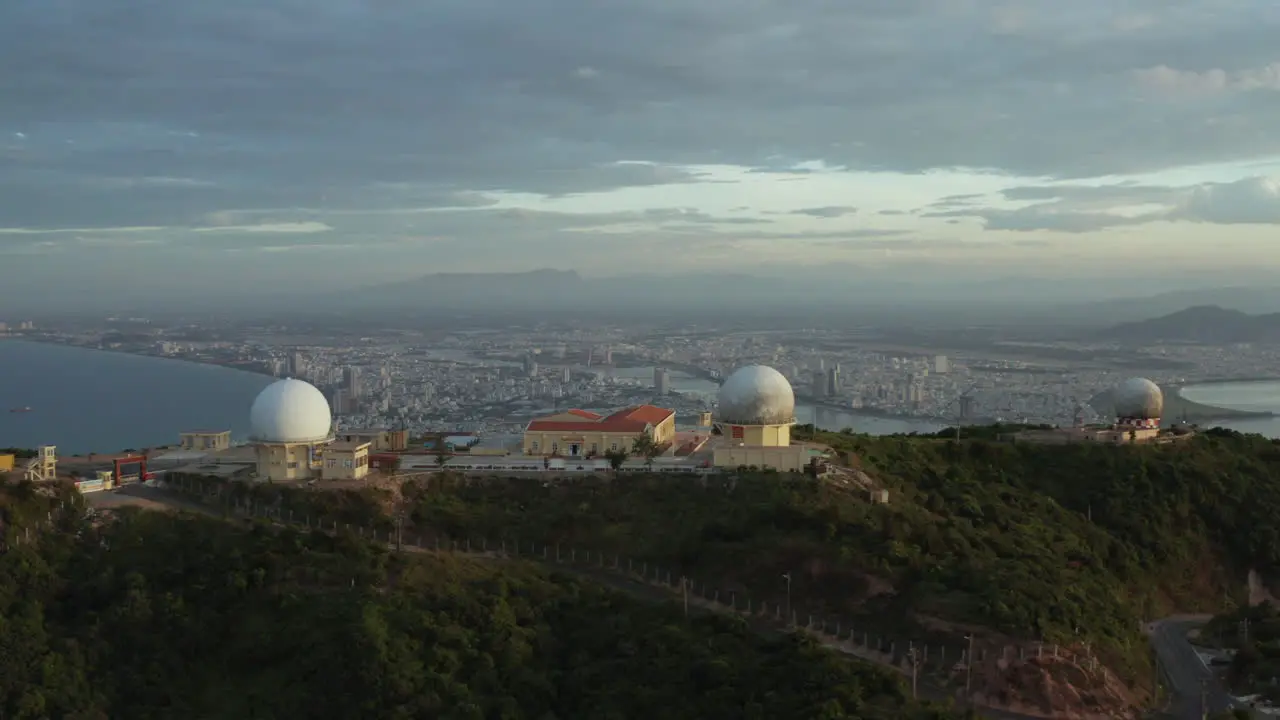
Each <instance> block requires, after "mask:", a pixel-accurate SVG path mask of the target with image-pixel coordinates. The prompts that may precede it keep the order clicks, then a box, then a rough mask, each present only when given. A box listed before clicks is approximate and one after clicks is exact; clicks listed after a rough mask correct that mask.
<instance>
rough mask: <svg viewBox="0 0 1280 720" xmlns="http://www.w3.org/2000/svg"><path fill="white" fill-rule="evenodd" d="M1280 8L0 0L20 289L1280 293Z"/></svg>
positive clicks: (1, 111)
mask: <svg viewBox="0 0 1280 720" xmlns="http://www.w3.org/2000/svg"><path fill="white" fill-rule="evenodd" d="M1277 31H1280V6H1276V5H1273V4H1264V3H1262V2H1259V1H1257V0H1254V1H1248V0H1231V1H1226V0H1224V1H1223V2H1216V3H1205V2H1198V3H1193V2H1190V1H1189V0H1176V1H1174V2H1156V1H1155V0H1136V1H1135V2H1130V3H1126V4H1125V5H1124V7H1123V8H1122V9H1117V8H1115V7H1114V6H1113V5H1112V4H1109V3H1102V2H1100V1H1099V0H1086V2H1083V3H1074V4H1069V5H1062V4H1061V3H1051V2H1048V1H1047V0H1034V1H1029V2H1024V3H1019V4H1008V3H982V2H976V1H974V0H949V1H948V2H944V3H934V2H923V0H896V1H895V2H891V3H889V2H863V3H828V2H823V1H821V0H796V1H794V2H789V3H772V2H767V1H766V0H756V1H754V2H746V3H742V2H735V3H726V2H712V3H701V4H696V3H693V4H691V3H677V2H669V1H668V0H657V1H656V2H654V1H646V2H641V1H640V0H634V1H631V2H622V3H612V4H600V3H591V2H583V1H582V0H555V2H553V3H549V4H548V3H540V4H534V5H530V4H522V3H515V2H511V1H510V0H507V1H505V2H503V1H499V0H470V1H469V2H465V3H462V2H444V3H434V4H430V5H425V6H421V7H418V6H411V5H409V4H406V3H398V2H384V3H376V4H368V3H359V2H355V1H354V0H321V1H320V2H315V3H306V4H301V3H294V2H284V1H283V0H275V1H274V2H264V3H248V2H243V1H242V0H231V1H230V2H223V3H213V4H197V3H194V2H189V1H188V2H173V3H168V4H162V5H159V6H157V5H154V4H151V3H143V2H141V0H122V2H119V3H115V4H113V5H112V6H111V7H109V8H105V7H102V6H100V5H99V4H96V3H90V2H89V1H88V0H64V1H62V2H58V3H54V4H48V3H4V4H0V67H4V68H5V69H6V71H7V72H6V74H5V75H4V76H3V77H0V94H2V96H3V97H4V98H5V100H4V102H3V103H2V104H0V269H3V270H4V271H5V272H4V274H3V280H2V281H0V305H3V306H8V307H11V308H19V309H25V308H28V307H43V306H47V305H49V304H50V303H52V304H54V305H58V306H66V307H68V308H70V307H81V306H83V307H85V308H86V309H90V308H93V307H99V306H112V305H116V306H124V305H128V304H129V303H157V302H162V301H164V300H165V299H166V298H174V297H183V298H185V299H187V300H189V301H192V302H196V301H206V300H207V301H212V300H216V299H218V298H226V299H228V301H231V300H237V299H238V300H239V301H241V302H248V299H249V298H253V297H266V296H269V295H272V294H276V293H312V294H315V293H320V292H323V291H325V290H326V289H330V290H350V289H358V288H363V287H367V286H370V285H376V284H380V283H387V282H395V281H400V280H407V279H410V278H413V277H418V276H422V275H427V274H431V273H437V272H514V271H524V270H532V269H537V268H555V269H572V270H575V271H578V272H579V273H581V274H582V275H583V276H584V277H589V278H600V277H608V276H620V275H627V276H631V275H635V274H651V275H663V276H670V277H673V278H675V277H676V276H679V275H681V274H685V275H693V276H705V275H709V274H727V273H747V274H753V275H760V276H769V277H789V278H792V279H794V280H795V282H797V283H803V282H805V278H813V279H817V280H819V281H821V282H830V283H840V282H842V281H843V282H848V283H872V284H874V283H882V284H885V285H892V284H898V285H900V286H902V287H910V288H916V289H917V290H911V291H909V292H908V291H904V292H908V294H912V295H917V294H918V289H919V288H922V287H923V288H926V289H928V292H932V293H935V294H936V295H937V296H938V297H942V296H944V295H947V294H948V293H951V294H952V295H953V297H950V300H951V301H968V300H973V301H975V302H977V301H981V300H982V299H983V297H984V292H987V291H988V290H990V291H991V292H995V293H996V295H995V297H1004V296H1005V295H1009V296H1019V294H1020V293H1022V294H1024V295H1025V297H1026V298H1028V299H1029V300H1035V299H1037V296H1038V295H1041V294H1043V295H1044V296H1045V297H1044V298H1041V299H1045V300H1048V299H1055V300H1066V299H1071V298H1075V299H1079V300H1087V299H1091V298H1097V297H1125V296H1150V295H1156V294H1159V293H1163V292H1168V291H1172V290H1179V289H1188V290H1190V289H1203V288H1214V287H1235V286H1246V285H1266V286H1274V285H1275V283H1274V280H1273V279H1272V278H1273V277H1274V275H1275V271H1276V269H1277V265H1280V253H1276V252H1275V251H1274V249H1273V246H1274V238H1273V237H1272V235H1273V234H1274V231H1275V227H1276V225H1277V224H1280V179H1278V178H1280V127H1277V126H1276V125H1275V123H1274V122H1272V119H1273V118H1274V117H1276V113H1277V111H1278V110H1280V56H1277V55H1276V53H1275V51H1274V48H1273V45H1274V40H1273V39H1274V37H1275V36H1276V35H1277ZM842 279H843V280H842ZM997 286H998V287H997ZM1024 286H1025V287H1024ZM841 292H844V293H846V295H842V296H840V297H846V298H860V297H861V296H860V295H857V294H856V292H854V291H853V290H847V289H841ZM957 293H958V295H957ZM1000 293H1003V294H1004V295H1001V294H1000ZM53 296H56V297H53ZM1278 309H1280V308H1278Z"/></svg>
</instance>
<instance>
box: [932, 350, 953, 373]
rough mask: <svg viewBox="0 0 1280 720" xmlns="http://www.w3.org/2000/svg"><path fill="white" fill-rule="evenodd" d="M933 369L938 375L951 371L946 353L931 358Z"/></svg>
mask: <svg viewBox="0 0 1280 720" xmlns="http://www.w3.org/2000/svg"><path fill="white" fill-rule="evenodd" d="M933 371H934V372H935V373H937V374H939V375H946V374H947V373H949V372H951V363H950V362H949V361H948V360H947V356H946V355H935V356H934V358H933Z"/></svg>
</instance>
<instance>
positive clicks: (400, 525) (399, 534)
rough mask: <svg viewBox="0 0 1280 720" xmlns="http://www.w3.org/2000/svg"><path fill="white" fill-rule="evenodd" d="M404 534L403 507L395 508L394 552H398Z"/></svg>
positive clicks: (401, 545)
mask: <svg viewBox="0 0 1280 720" xmlns="http://www.w3.org/2000/svg"><path fill="white" fill-rule="evenodd" d="M403 536H404V508H399V509H397V510H396V552H400V551H401V548H402V547H403V545H404V544H403V542H402V540H403Z"/></svg>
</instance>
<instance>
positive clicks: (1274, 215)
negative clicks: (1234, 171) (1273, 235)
mask: <svg viewBox="0 0 1280 720" xmlns="http://www.w3.org/2000/svg"><path fill="white" fill-rule="evenodd" d="M1172 217H1173V218H1174V219H1179V220H1190V221H1195V222H1207V223H1216V224H1219V225H1236V224H1243V223H1256V224H1265V225H1276V224H1280V181H1277V180H1276V179H1275V178H1264V177H1253V178H1245V179H1243V180H1238V181H1236V182H1232V183H1212V184H1206V185H1201V186H1199V187H1197V188H1195V189H1194V190H1192V191H1191V193H1190V194H1189V195H1188V196H1187V197H1186V199H1185V200H1184V201H1183V202H1182V203H1181V205H1180V206H1179V207H1178V208H1177V209H1176V210H1175V211H1174V212H1173V213H1172Z"/></svg>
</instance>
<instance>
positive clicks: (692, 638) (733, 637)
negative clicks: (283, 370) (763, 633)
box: [0, 484, 954, 720]
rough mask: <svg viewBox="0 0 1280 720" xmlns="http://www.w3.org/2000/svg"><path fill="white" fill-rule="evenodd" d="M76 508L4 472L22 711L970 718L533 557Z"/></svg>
mask: <svg viewBox="0 0 1280 720" xmlns="http://www.w3.org/2000/svg"><path fill="white" fill-rule="evenodd" d="M80 505H81V502H80V501H79V499H78V498H77V497H75V496H74V494H70V495H65V494H64V495H61V496H58V497H47V496H45V495H42V494H41V493H40V492H38V491H37V490H35V489H34V488H33V486H31V485H28V484H20V485H13V486H4V487H0V517H2V518H3V519H4V520H5V526H6V530H5V533H4V537H3V543H0V717H3V718H6V720H28V719H30V720H35V719H36V718H50V717H53V718H80V719H82V720H90V719H94V720H96V719H98V718H103V719H105V718H130V719H131V720H146V719H148V718H175V719H178V718H181V719H184V720H185V719H187V718H208V719H216V718H228V719H230V718H237V719H239V718H379V719H388V720H394V719H396V718H404V719H409V718H431V719H435V718H445V719H451V718H457V719H462V718H466V719H472V718H474V719H477V720H480V719H484V720H488V719H511V720H515V719H518V718H531V719H533V720H554V719H556V718H563V719H564V720H578V719H580V718H592V719H593V720H597V719H599V720H607V719H611V718H617V719H623V718H648V717H657V716H661V717H666V718H688V719H690V720H693V719H695V718H696V719H698V720H702V719H706V718H726V719H728V718H733V719H735V720H737V719H739V718H759V719H762V720H763V719H765V718H780V717H787V718H829V719H833V720H834V719H836V718H853V717H858V718H868V719H872V720H874V719H877V718H879V719H883V720H891V719H898V718H921V719H922V720H923V719H925V718H935V719H938V720H942V719H944V718H948V717H954V716H953V715H952V714H950V712H949V711H942V710H937V709H929V708H924V707H921V706H918V705H916V704H914V703H913V702H911V701H910V700H909V699H908V698H907V697H906V695H905V689H904V685H903V683H902V682H901V681H900V680H899V679H898V678H896V677H894V676H893V675H892V674H891V673H889V672H887V671H882V670H878V669H875V668H872V667H869V666H865V665H860V664H854V663H850V662H848V661H846V660H844V659H843V658H840V657H838V656H836V655H835V654H833V653H830V652H828V651H825V650H823V649H821V648H817V647H815V646H813V645H812V644H811V643H809V642H806V641H803V640H799V639H786V640H763V639H759V638H757V637H755V636H754V635H752V634H751V633H750V632H749V631H748V630H747V629H746V628H745V626H744V625H743V624H742V623H740V622H734V621H731V620H726V619H722V618H718V617H700V618H699V617H694V618H685V617H683V616H682V615H680V614H678V612H677V610H676V608H674V607H668V606H666V605H644V604H637V603H635V602H633V601H629V600H627V599H625V598H623V597H621V596H619V595H616V594H614V593H611V592H609V591H606V590H604V589H602V588H599V587H596V586H593V585H590V584H581V583H578V582H576V581H574V580H573V579H571V578H568V577H564V576H554V575H547V574H546V573H544V572H543V571H541V570H539V569H537V568H535V567H533V566H529V565H524V564H520V563H501V564H500V563H498V562H497V561H477V560H467V559H460V558H458V557H453V556H448V555H436V554H433V553H422V554H412V555H410V554H401V555H397V554H394V553H388V552H386V551H383V550H381V549H380V548H377V547H375V546H373V545H371V544H368V543H364V542H361V541H359V540H358V539H356V538H353V537H350V536H339V537H329V536H327V535H323V534H320V533H314V534H300V533H297V532H295V531H291V530H284V531H281V530H279V529H276V528H271V527H268V526H265V525H247V524H243V523H242V524H238V525H237V524H235V523H232V522H227V521H221V520H215V519H203V518H195V517H190V516H182V515H170V514H164V513H155V512H138V511H128V512H123V513H121V514H120V516H119V517H116V518H113V519H109V520H108V521H106V522H102V521H101V519H100V517H99V521H98V522H97V523H96V524H91V523H90V522H87V521H86V520H85V519H84V518H83V511H82V508H81V507H80ZM51 511H52V512H53V515H52V517H54V519H55V520H54V522H55V523H57V524H56V525H55V526H53V527H45V528H44V531H43V532H41V533H39V534H38V536H37V537H38V539H37V540H35V541H29V542H22V543H19V542H17V536H16V534H15V533H16V532H17V530H18V529H19V528H21V527H24V526H26V527H31V526H33V525H35V524H36V523H38V522H40V521H41V520H42V518H43V519H45V520H46V521H47V518H49V517H50V514H49V513H50V512H51Z"/></svg>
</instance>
